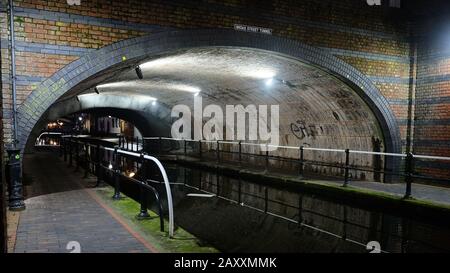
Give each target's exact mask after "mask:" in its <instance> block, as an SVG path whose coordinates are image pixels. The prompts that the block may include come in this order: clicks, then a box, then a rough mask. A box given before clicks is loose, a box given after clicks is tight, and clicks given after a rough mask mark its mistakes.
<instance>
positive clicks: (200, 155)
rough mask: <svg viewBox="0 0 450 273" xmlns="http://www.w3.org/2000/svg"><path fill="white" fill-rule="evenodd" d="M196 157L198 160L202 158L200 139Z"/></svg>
mask: <svg viewBox="0 0 450 273" xmlns="http://www.w3.org/2000/svg"><path fill="white" fill-rule="evenodd" d="M198 155H199V157H200V158H202V140H201V139H200V140H199V141H198Z"/></svg>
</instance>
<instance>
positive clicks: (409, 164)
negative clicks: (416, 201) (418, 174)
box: [404, 153, 414, 199]
mask: <svg viewBox="0 0 450 273" xmlns="http://www.w3.org/2000/svg"><path fill="white" fill-rule="evenodd" d="M413 173H414V155H413V154H412V153H407V154H406V162H405V174H406V176H405V183H406V192H405V196H404V198H405V199H406V198H411V187H412V182H413V179H414V178H413Z"/></svg>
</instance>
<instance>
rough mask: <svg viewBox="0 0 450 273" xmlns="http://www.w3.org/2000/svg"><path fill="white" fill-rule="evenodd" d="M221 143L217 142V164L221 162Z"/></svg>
mask: <svg viewBox="0 0 450 273" xmlns="http://www.w3.org/2000/svg"><path fill="white" fill-rule="evenodd" d="M219 145H220V144H219V141H218V140H217V147H216V155H217V163H219V162H220V146H219Z"/></svg>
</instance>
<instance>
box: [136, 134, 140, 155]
mask: <svg viewBox="0 0 450 273" xmlns="http://www.w3.org/2000/svg"><path fill="white" fill-rule="evenodd" d="M136 152H139V137H136Z"/></svg>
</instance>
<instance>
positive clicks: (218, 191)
mask: <svg viewBox="0 0 450 273" xmlns="http://www.w3.org/2000/svg"><path fill="white" fill-rule="evenodd" d="M219 183H220V178H219V170H218V168H217V169H216V184H217V197H220V184H219Z"/></svg>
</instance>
